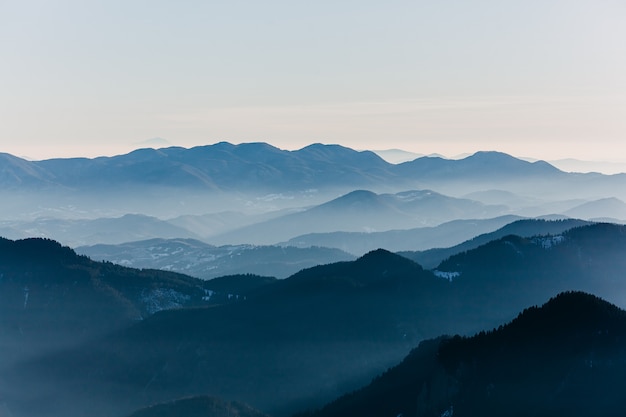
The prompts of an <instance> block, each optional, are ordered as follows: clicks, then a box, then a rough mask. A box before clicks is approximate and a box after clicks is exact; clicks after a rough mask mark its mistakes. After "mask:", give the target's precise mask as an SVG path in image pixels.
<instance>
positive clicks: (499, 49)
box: [0, 0, 626, 162]
mask: <svg viewBox="0 0 626 417" xmlns="http://www.w3.org/2000/svg"><path fill="white" fill-rule="evenodd" d="M624 22H626V2H624V1H623V0H615V1H614V0H540V1H536V0H526V1H511V0H485V1H482V0H463V1H460V0H459V1H454V0H441V1H421V0H411V1H408V0H388V1H385V2H381V1H369V0H360V1H340V0H335V1H326V0H318V1H299V0H289V1H276V0H267V1H264V2H260V1H241V0H231V1H211V0H203V1H197V0H180V1H163V0H150V1H143V0H124V1H117V0H106V1H90V0H79V1H67V0H55V1H49V0H38V1H31V0H20V1H17V0H0V152H8V153H12V154H14V155H18V156H22V157H28V158H31V159H46V158H51V157H72V156H88V157H94V156H99V155H114V154H120V153H126V152H128V151H130V150H132V149H134V148H138V147H142V146H149V145H150V144H157V143H168V144H172V145H176V146H184V147H192V146H199V145H206V144H212V143H216V142H219V141H229V142H232V143H242V142H260V141H263V142H268V143H271V144H273V145H274V146H277V147H279V148H282V149H299V148H301V147H304V146H306V145H308V144H310V143H338V144H341V145H344V146H348V147H351V148H354V149H390V148H399V149H404V150H407V151H411V152H415V153H421V154H430V153H439V154H443V155H447V156H454V155H459V154H467V153H473V152H476V151H479V150H498V151H502V152H507V153H510V154H513V155H516V156H523V157H533V158H539V159H546V160H550V159H562V158H577V159H585V160H601V161H613V162H626V140H625V139H626V42H625V41H624V40H625V39H626V24H624ZM153 138H164V139H166V140H167V142H157V141H155V142H151V141H150V140H151V139H153Z"/></svg>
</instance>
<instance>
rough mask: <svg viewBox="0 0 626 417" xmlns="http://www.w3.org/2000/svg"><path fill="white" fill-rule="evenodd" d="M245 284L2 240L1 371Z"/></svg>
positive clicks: (210, 300) (37, 242)
mask: <svg viewBox="0 0 626 417" xmlns="http://www.w3.org/2000/svg"><path fill="white" fill-rule="evenodd" d="M237 279H239V280H242V279H244V277H232V278H230V279H227V280H224V279H223V280H222V281H221V282H220V283H215V285H212V283H210V282H208V281H203V280H200V279H197V278H192V277H189V276H186V275H181V274H177V273H173V272H165V271H157V270H138V269H131V268H125V267H121V266H118V265H113V264H111V263H104V262H94V261H92V260H90V259H89V258H87V257H85V256H79V255H77V254H76V253H75V252H74V251H72V250H71V249H70V248H68V247H64V246H61V245H60V244H58V243H57V242H54V241H51V240H46V239H25V240H18V241H12V240H8V239H3V238H0V368H1V367H3V366H4V365H5V364H7V363H9V362H10V361H11V360H13V359H18V358H23V357H25V356H30V355H35V354H41V353H43V352H47V351H51V350H55V349H58V348H59V347H64V346H72V345H76V344H78V343H80V342H84V341H86V340H90V339H93V338H96V337H101V336H102V335H104V334H107V333H109V332H112V331H114V330H119V329H121V328H124V327H126V326H129V325H131V324H133V323H136V322H137V321H138V320H141V319H143V318H146V317H148V316H150V315H152V314H154V313H155V312H157V311H160V310H164V309H172V308H180V307H190V306H202V305H208V304H214V303H215V302H218V301H219V302H225V301H227V300H228V297H227V295H224V294H222V293H225V292H227V291H228V292H231V291H232V289H233V288H235V289H236V288H238V285H239V284H237V285H235V282H234V281H235V280H237ZM245 279H246V280H247V281H253V280H262V279H261V278H260V277H254V276H249V277H247V278H245ZM264 280H265V281H267V280H268V279H264ZM225 281H227V282H225ZM269 281H271V280H269ZM229 282H230V283H231V285H228V283H229ZM259 285H260V284H259ZM231 298H232V297H231Z"/></svg>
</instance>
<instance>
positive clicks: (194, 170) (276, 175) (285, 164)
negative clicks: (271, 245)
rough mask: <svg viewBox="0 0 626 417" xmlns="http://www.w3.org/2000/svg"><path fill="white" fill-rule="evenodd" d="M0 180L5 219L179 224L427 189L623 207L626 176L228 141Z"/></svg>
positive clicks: (39, 169) (477, 157) (492, 156)
mask: <svg viewBox="0 0 626 417" xmlns="http://www.w3.org/2000/svg"><path fill="white" fill-rule="evenodd" d="M0 172H1V173H2V174H1V175H0V194H2V196H3V198H5V199H6V201H7V202H8V203H7V204H6V206H5V207H4V211H5V216H4V217H5V218H8V215H10V216H12V217H14V218H18V217H19V218H23V217H25V216H28V217H30V218H31V219H32V218H34V217H33V216H36V215H37V214H39V216H41V214H42V213H43V214H45V215H48V216H49V215H50V214H52V213H55V212H57V213H58V212H60V213H62V214H63V215H70V214H72V213H74V214H75V213H76V212H86V213H90V215H89V216H88V217H93V216H92V213H95V212H100V213H106V214H107V215H109V216H115V215H123V214H126V213H131V212H134V213H144V214H146V215H151V216H156V217H159V218H164V217H175V216H178V215H180V214H181V208H183V207H184V209H185V211H186V213H183V214H206V213H217V212H220V211H224V210H232V209H233V207H238V206H240V207H242V206H243V207H248V208H249V209H250V210H257V211H258V210H263V211H268V210H269V209H279V208H285V207H293V203H294V201H296V200H297V201H308V202H310V204H320V203H322V202H323V201H327V200H329V199H332V198H334V197H337V196H339V195H342V194H346V193H348V192H350V191H353V190H355V189H368V190H372V191H373V192H376V193H397V192H401V191H404V190H412V189H418V190H424V189H431V190H433V191H436V192H438V193H442V194H447V195H452V196H461V195H466V194H468V193H471V192H480V191H485V190H493V189H500V190H507V191H510V192H513V193H516V194H520V195H526V196H530V197H534V198H548V199H560V200H564V199H571V198H582V199H586V200H593V199H599V198H609V197H615V198H619V199H621V200H625V199H626V194H625V192H624V191H621V190H625V189H626V187H625V186H624V185H626V184H625V183H626V174H616V175H610V176H608V175H601V174H597V173H589V174H575V173H564V172H562V171H559V170H558V169H556V168H555V167H553V166H551V165H550V164H548V163H546V162H542V161H538V162H533V163H531V162H527V161H523V160H520V159H517V158H514V157H512V156H509V155H506V154H502V153H497V152H478V153H476V154H474V155H471V156H468V157H466V158H464V159H460V160H448V159H443V158H439V157H420V158H417V159H415V160H413V161H409V162H404V163H401V164H391V163H388V162H385V161H384V160H383V159H381V158H380V157H379V156H377V155H376V154H374V153H373V152H369V151H362V152H357V151H354V150H352V149H349V148H344V147H341V146H338V145H321V144H314V145H310V146H307V147H305V148H303V149H300V150H297V151H285V150H280V149H278V148H275V147H272V146H271V145H268V144H266V143H247V144H241V145H232V144H230V143H226V142H222V143H218V144H215V145H208V146H200V147H195V148H190V149H185V148H178V147H170V148H162V149H140V150H136V151H134V152H131V153H129V154H126V155H119V156H114V157H100V158H94V159H87V158H70V159H50V160H43V161H26V160H24V159H20V158H17V157H15V156H12V155H9V154H2V155H1V157H0ZM268 196H271V201H268V199H267V198H266V197H268ZM300 206H302V204H300ZM98 217H102V216H98Z"/></svg>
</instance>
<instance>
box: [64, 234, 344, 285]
mask: <svg viewBox="0 0 626 417" xmlns="http://www.w3.org/2000/svg"><path fill="white" fill-rule="evenodd" d="M75 250H76V252H77V253H80V254H82V255H86V256H89V257H90V258H92V259H94V260H99V261H108V262H113V263H116V264H120V265H124V266H130V267H133V268H153V269H163V270H168V271H175V272H180V273H184V274H187V275H191V276H193V277H197V278H202V279H211V278H215V277H220V276H224V275H239V274H252V273H254V274H259V275H266V276H267V275H269V276H273V277H276V278H286V277H288V276H290V275H293V274H295V273H296V272H298V271H300V270H301V269H305V268H310V267H313V266H316V265H322V264H329V263H334V262H340V261H351V260H354V259H355V257H354V256H353V255H350V254H348V253H346V252H343V251H341V250H339V249H333V248H323V247H307V248H296V247H291V246H255V245H226V246H213V245H209V244H207V243H204V242H201V241H198V240H195V239H150V240H142V241H138V242H127V243H123V244H119V245H93V246H81V247H78V248H76V249H75Z"/></svg>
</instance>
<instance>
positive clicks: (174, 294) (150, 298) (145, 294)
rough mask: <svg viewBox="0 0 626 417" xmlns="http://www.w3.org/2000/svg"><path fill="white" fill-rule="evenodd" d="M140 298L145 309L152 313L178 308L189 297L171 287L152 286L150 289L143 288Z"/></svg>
mask: <svg viewBox="0 0 626 417" xmlns="http://www.w3.org/2000/svg"><path fill="white" fill-rule="evenodd" d="M140 299H141V302H142V303H143V304H144V306H145V308H146V311H147V312H148V313H150V314H154V313H156V312H158V311H161V310H170V309H173V308H180V307H182V306H183V305H184V304H185V303H186V302H188V301H189V300H190V299H191V297H190V296H188V295H186V294H182V293H180V292H178V291H176V290H173V289H171V288H154V289H151V290H143V291H142V292H141V297H140Z"/></svg>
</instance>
